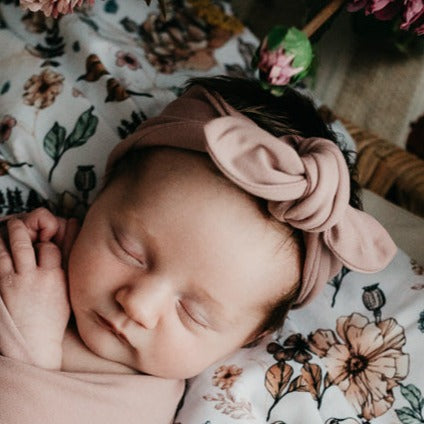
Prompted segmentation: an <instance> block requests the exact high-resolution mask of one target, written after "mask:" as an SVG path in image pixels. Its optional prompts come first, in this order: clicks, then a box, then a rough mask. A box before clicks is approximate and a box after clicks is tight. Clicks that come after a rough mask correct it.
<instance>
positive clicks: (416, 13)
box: [400, 0, 424, 35]
mask: <svg viewBox="0 0 424 424" xmlns="http://www.w3.org/2000/svg"><path fill="white" fill-rule="evenodd" d="M404 5H405V11H404V13H403V22H402V25H401V26H400V27H401V28H402V29H409V27H410V26H411V25H412V24H413V23H416V22H417V21H418V20H419V19H420V18H423V17H424V1H423V0H404ZM423 29H424V24H422V23H421V25H420V26H419V27H418V28H416V30H415V31H416V32H417V33H418V31H421V32H422V31H423ZM420 35H421V34H420Z"/></svg>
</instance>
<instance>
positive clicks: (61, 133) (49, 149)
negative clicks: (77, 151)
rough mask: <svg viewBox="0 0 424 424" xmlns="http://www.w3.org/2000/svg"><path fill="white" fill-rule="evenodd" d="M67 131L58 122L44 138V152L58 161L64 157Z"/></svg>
mask: <svg viewBox="0 0 424 424" xmlns="http://www.w3.org/2000/svg"><path fill="white" fill-rule="evenodd" d="M65 135H66V129H65V128H63V127H61V126H60V125H59V124H58V123H57V122H55V123H54V125H53V127H52V129H51V130H50V131H49V132H48V133H47V134H46V136H45V137H44V144H43V147H44V151H45V152H46V153H47V154H48V155H49V156H50V157H51V158H52V159H53V160H54V161H56V160H57V159H58V158H60V156H61V155H62V152H63V149H64V147H65Z"/></svg>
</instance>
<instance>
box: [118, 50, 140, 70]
mask: <svg viewBox="0 0 424 424" xmlns="http://www.w3.org/2000/svg"><path fill="white" fill-rule="evenodd" d="M116 65H117V66H120V67H123V66H127V67H128V68H130V69H131V70H132V71H136V70H137V69H140V68H141V65H140V62H139V61H138V59H137V58H136V57H135V56H134V55H133V54H132V53H129V52H124V51H122V50H120V51H118V52H116Z"/></svg>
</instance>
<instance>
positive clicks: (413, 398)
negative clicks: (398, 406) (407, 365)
mask: <svg viewBox="0 0 424 424" xmlns="http://www.w3.org/2000/svg"><path fill="white" fill-rule="evenodd" d="M400 391H401V393H402V395H403V396H404V398H405V399H406V400H407V401H408V402H409V403H410V405H411V407H412V409H413V410H414V411H417V412H421V409H422V407H423V403H424V400H423V397H422V394H421V390H420V389H419V388H418V387H416V386H414V385H413V384H408V385H407V386H401V387H400Z"/></svg>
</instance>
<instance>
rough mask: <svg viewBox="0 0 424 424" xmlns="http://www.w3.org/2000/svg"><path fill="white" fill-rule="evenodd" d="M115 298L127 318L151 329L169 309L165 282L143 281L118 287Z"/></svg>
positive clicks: (169, 295) (167, 289)
mask: <svg viewBox="0 0 424 424" xmlns="http://www.w3.org/2000/svg"><path fill="white" fill-rule="evenodd" d="M115 300H116V301H117V302H118V303H119V304H120V305H121V306H122V308H123V309H124V311H125V313H126V315H127V316H128V317H129V318H131V319H132V320H133V321H135V322H137V323H138V324H139V325H141V326H143V327H144V328H146V329H149V330H151V329H154V328H155V327H156V326H157V325H158V323H159V321H160V320H161V318H162V317H163V316H164V315H165V313H166V312H167V311H169V307H170V304H171V293H170V290H169V287H168V286H167V285H166V284H161V283H158V282H155V281H144V282H137V283H134V284H129V285H124V286H123V287H121V288H119V289H118V291H117V292H116V294H115Z"/></svg>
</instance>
